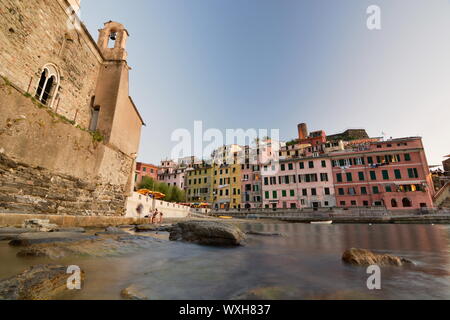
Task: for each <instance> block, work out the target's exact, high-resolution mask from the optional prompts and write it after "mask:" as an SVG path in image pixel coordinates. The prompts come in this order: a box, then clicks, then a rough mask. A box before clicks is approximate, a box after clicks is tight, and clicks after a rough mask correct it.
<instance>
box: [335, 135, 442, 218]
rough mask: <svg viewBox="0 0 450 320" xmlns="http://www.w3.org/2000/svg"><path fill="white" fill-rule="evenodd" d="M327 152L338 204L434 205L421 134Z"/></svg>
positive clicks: (390, 207) (355, 205) (412, 206)
mask: <svg viewBox="0 0 450 320" xmlns="http://www.w3.org/2000/svg"><path fill="white" fill-rule="evenodd" d="M330 156H331V158H332V163H333V178H334V181H335V193H336V202H337V206H338V207H344V208H346V207H371V206H379V207H386V208H387V209H389V210H396V209H418V208H433V195H434V187H433V182H432V178H431V174H430V172H429V167H428V163H427V159H426V156H425V151H424V148H423V144H422V139H421V138H419V137H413V138H402V139H394V140H389V141H378V142H369V143H366V144H362V145H354V146H352V148H351V149H347V150H344V151H339V152H333V153H332V154H330Z"/></svg>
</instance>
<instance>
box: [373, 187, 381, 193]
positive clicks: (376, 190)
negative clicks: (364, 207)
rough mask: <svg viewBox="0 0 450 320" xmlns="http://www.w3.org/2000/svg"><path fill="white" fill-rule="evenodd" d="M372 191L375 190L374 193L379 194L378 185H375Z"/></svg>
mask: <svg viewBox="0 0 450 320" xmlns="http://www.w3.org/2000/svg"><path fill="white" fill-rule="evenodd" d="M372 191H373V194H379V193H380V189H379V188H378V187H377V186H375V187H373V188H372Z"/></svg>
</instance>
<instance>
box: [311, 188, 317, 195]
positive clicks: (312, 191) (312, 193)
mask: <svg viewBox="0 0 450 320" xmlns="http://www.w3.org/2000/svg"><path fill="white" fill-rule="evenodd" d="M311 195H313V196H317V189H316V188H312V189H311Z"/></svg>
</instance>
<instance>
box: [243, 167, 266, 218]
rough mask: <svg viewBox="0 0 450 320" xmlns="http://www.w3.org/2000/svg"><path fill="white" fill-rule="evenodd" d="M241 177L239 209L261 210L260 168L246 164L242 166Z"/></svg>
mask: <svg viewBox="0 0 450 320" xmlns="http://www.w3.org/2000/svg"><path fill="white" fill-rule="evenodd" d="M241 177H242V186H241V190H242V191H241V194H242V200H241V201H242V202H241V207H242V208H244V209H260V208H262V185H261V171H260V166H259V165H253V164H248V163H247V164H243V165H242V171H241Z"/></svg>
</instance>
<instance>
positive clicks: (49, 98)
mask: <svg viewBox="0 0 450 320" xmlns="http://www.w3.org/2000/svg"><path fill="white" fill-rule="evenodd" d="M59 81H60V77H59V72H58V70H57V68H56V66H55V65H53V64H47V65H46V66H44V68H43V70H42V73H41V77H40V78H39V82H38V86H37V89H36V94H35V97H36V99H37V100H39V101H40V102H41V103H42V104H43V105H47V106H49V107H50V108H51V107H52V106H53V103H54V101H55V100H56V96H57V94H58V90H59Z"/></svg>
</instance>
